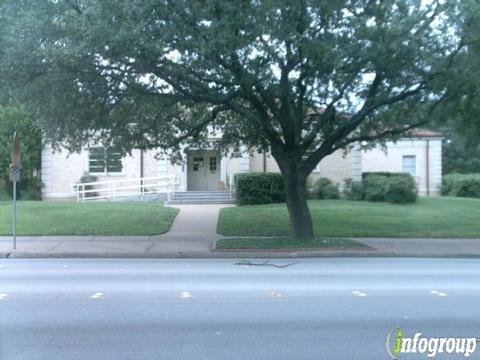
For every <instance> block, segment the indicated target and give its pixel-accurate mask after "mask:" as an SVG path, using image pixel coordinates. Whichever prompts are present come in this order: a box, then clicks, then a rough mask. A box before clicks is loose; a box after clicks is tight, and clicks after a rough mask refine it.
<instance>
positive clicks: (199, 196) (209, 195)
mask: <svg viewBox="0 0 480 360" xmlns="http://www.w3.org/2000/svg"><path fill="white" fill-rule="evenodd" d="M173 196H174V197H176V198H179V199H180V198H205V197H209V198H210V197H211V198H222V197H230V194H229V193H227V194H177V193H174V194H173Z"/></svg>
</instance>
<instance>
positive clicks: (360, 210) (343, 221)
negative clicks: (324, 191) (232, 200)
mask: <svg viewBox="0 0 480 360" xmlns="http://www.w3.org/2000/svg"><path fill="white" fill-rule="evenodd" d="M309 206H310V210H311V212H312V218H313V222H314V228H315V234H316V236H320V237H357V236H358V237H432V238H433V237H450V238H452V237H458V238H480V200H479V199H465V198H445V197H443V198H441V197H436V198H420V199H419V200H418V202H417V203H416V204H410V205H393V204H386V203H371V202H363V201H347V200H312V201H310V202H309ZM218 232H219V233H220V234H222V235H225V236H285V235H288V232H289V221H288V214H287V209H286V207H285V205H284V204H274V205H255V206H241V207H232V208H225V209H222V210H221V212H220V218H219V223H218Z"/></svg>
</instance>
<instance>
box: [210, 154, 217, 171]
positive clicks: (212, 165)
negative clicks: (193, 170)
mask: <svg viewBox="0 0 480 360" xmlns="http://www.w3.org/2000/svg"><path fill="white" fill-rule="evenodd" d="M210 172H211V173H215V172H217V157H216V156H210Z"/></svg>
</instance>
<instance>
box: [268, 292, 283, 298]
mask: <svg viewBox="0 0 480 360" xmlns="http://www.w3.org/2000/svg"><path fill="white" fill-rule="evenodd" d="M270 296H271V297H272V298H274V299H277V298H280V297H282V294H280V293H279V292H278V291H272V292H271V293H270Z"/></svg>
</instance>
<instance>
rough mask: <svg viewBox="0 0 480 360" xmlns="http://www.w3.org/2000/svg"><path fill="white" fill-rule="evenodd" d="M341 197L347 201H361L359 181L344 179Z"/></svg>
mask: <svg viewBox="0 0 480 360" xmlns="http://www.w3.org/2000/svg"><path fill="white" fill-rule="evenodd" d="M343 196H344V197H345V199H347V200H356V201H359V200H362V198H363V185H362V182H361V181H354V180H353V179H345V182H344V185H343Z"/></svg>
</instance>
